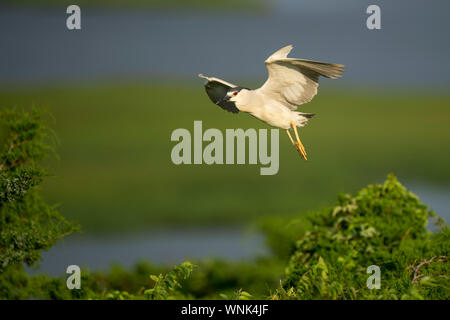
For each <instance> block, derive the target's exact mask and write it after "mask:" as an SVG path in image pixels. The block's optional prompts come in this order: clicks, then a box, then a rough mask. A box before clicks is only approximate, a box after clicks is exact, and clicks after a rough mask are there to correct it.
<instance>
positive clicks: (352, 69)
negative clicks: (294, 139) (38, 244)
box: [0, 0, 450, 275]
mask: <svg viewBox="0 0 450 320" xmlns="http://www.w3.org/2000/svg"><path fill="white" fill-rule="evenodd" d="M69 4H74V3H72V2H68V1H56V0H54V1H52V0H42V1H40V2H39V4H37V3H35V2H33V1H31V0H30V1H27V0H14V1H2V4H0V108H9V107H18V108H29V107H31V106H33V105H34V106H37V107H40V108H45V109H47V110H50V111H51V113H52V114H53V116H54V120H52V122H51V123H50V124H51V126H52V127H53V128H54V130H55V132H56V134H57V136H58V139H59V144H58V147H57V152H58V154H59V159H50V160H49V161H48V166H49V167H50V168H51V170H50V171H51V172H52V173H53V174H54V175H55V176H54V177H52V178H50V179H48V180H47V183H46V184H45V187H44V188H43V193H44V194H45V196H46V198H47V199H48V200H49V201H50V202H53V203H57V204H58V205H59V208H60V211H61V212H62V213H63V215H65V216H66V217H68V218H69V220H72V221H76V222H79V223H80V224H81V226H82V230H83V232H82V233H80V234H76V235H70V236H69V237H67V238H66V239H64V240H63V241H61V243H60V244H59V245H57V246H56V247H54V248H52V249H51V250H50V251H49V252H47V253H46V254H45V255H44V259H43V262H42V264H41V269H40V271H34V272H48V273H52V274H57V275H60V274H62V273H63V272H64V271H65V268H66V267H67V265H69V264H77V265H80V266H85V267H89V268H90V269H102V268H106V267H108V266H109V265H110V264H111V263H112V262H119V263H121V264H123V265H125V266H131V265H132V264H134V263H135V262H136V261H137V260H139V259H146V260H149V261H152V262H156V263H176V262H180V261H182V260H184V259H186V258H192V257H194V258H204V257H221V258H226V259H230V260H240V259H249V258H252V257H254V256H256V255H264V254H269V253H268V252H267V249H266V247H265V245H264V238H263V236H262V235H260V234H259V233H258V231H257V229H255V228H251V226H253V225H255V224H257V222H258V221H259V220H260V219H264V218H266V217H283V216H286V217H287V216H292V215H295V214H300V213H305V212H308V211H310V210H316V209H319V208H322V207H325V206H329V205H333V204H334V201H335V198H336V195H337V194H338V193H340V192H346V193H352V192H355V191H356V190H358V189H360V188H361V187H363V186H365V185H367V184H368V183H375V182H381V181H383V180H384V179H385V177H386V175H387V174H388V173H394V174H395V175H397V177H398V178H399V180H400V181H401V182H402V183H404V184H405V185H406V186H407V187H409V188H410V189H411V190H412V191H413V192H415V193H416V194H418V195H419V196H420V197H421V199H422V200H423V202H424V203H426V204H428V205H430V206H431V207H432V209H433V210H435V211H436V212H437V213H438V214H439V215H440V216H442V217H444V218H446V219H447V221H448V219H449V218H450V209H449V208H450V197H449V196H450V166H449V163H450V150H449V144H450V93H449V85H450V80H449V76H448V75H449V73H450V63H449V62H448V57H449V56H450V43H449V41H448V32H449V30H450V22H449V20H448V12H449V10H450V2H448V1H444V0H435V1H433V2H429V1H425V0H397V1H375V0H373V1H365V0H346V1H340V2H336V1H333V0H320V1H318V0H303V1H300V0H282V1H275V0H274V1H269V0H266V1H256V0H240V1H237V0H236V1H234V0H227V1H225V0H223V1H222V0H220V1H214V2H213V1H205V0H188V1H182V0H171V1H162V0H155V1H152V0H142V1H137V0H135V1H125V0H115V1H104V0H95V1H87V0H80V1H77V2H76V4H78V5H79V6H80V7H81V27H82V29H81V30H72V31H71V30H68V29H67V28H66V19H67V17H68V14H66V8H67V6H68V5H69ZM370 4H377V5H379V6H380V8H381V26H382V29H381V30H369V29H367V27H366V19H367V17H368V14H366V9H367V7H368V6H369V5H370ZM288 44H292V45H294V50H293V51H292V53H291V56H292V57H297V58H305V59H312V60H319V61H326V62H333V63H340V64H345V66H346V71H345V74H344V77H343V78H342V79H340V80H333V81H332V80H327V79H321V83H320V89H319V94H318V95H317V96H316V97H315V98H314V100H313V101H312V102H310V103H308V104H307V105H304V106H302V107H301V111H304V112H313V113H317V116H316V117H315V118H314V119H312V120H311V121H310V123H309V125H308V126H307V127H306V128H305V129H302V130H301V136H302V141H303V142H304V144H305V147H306V149H307V150H308V157H309V158H310V161H308V162H305V161H301V159H300V158H299V156H298V154H297V153H296V151H295V150H294V148H292V146H291V144H290V142H289V140H288V139H287V137H285V135H284V133H282V132H280V170H279V173H278V174H277V175H275V176H261V175H260V174H259V165H257V166H255V165H211V166H207V165H180V166H176V165H174V164H173V163H172V161H171V158H170V153H171V149H172V147H173V146H174V145H175V143H173V142H171V141H170V135H171V133H172V131H173V130H174V129H176V128H187V129H188V130H190V131H192V130H193V121H194V120H202V121H203V128H204V129H206V128H218V129H220V130H225V129H226V128H256V129H259V128H267V126H266V125H265V124H263V123H261V122H259V121H257V120H255V119H254V118H252V117H250V116H248V115H245V114H239V115H233V114H230V113H227V112H224V111H223V110H221V109H220V108H218V107H216V106H214V105H213V104H212V103H211V102H210V101H209V99H208V98H207V96H206V94H205V92H204V88H203V80H202V79H199V78H197V74H198V73H205V74H206V75H209V76H216V77H220V78H223V79H225V80H227V81H230V82H232V83H236V84H239V85H242V86H247V87H250V88H256V87H258V86H260V85H262V83H264V81H265V79H266V69H265V66H264V63H263V62H264V60H265V59H266V58H267V57H268V56H270V55H271V54H272V53H273V52H275V51H276V50H277V49H279V48H281V47H283V46H285V45H288Z"/></svg>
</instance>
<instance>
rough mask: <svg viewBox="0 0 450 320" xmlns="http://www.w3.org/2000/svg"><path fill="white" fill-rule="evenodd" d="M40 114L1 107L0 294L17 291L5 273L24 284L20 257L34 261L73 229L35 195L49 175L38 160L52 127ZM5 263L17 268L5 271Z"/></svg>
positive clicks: (44, 153)
mask: <svg viewBox="0 0 450 320" xmlns="http://www.w3.org/2000/svg"><path fill="white" fill-rule="evenodd" d="M41 116H42V113H41V112H40V111H38V110H37V109H33V110H32V111H31V112H30V113H27V112H19V111H3V112H0V124H1V125H2V129H3V130H2V131H3V132H4V136H5V139H4V140H5V141H4V142H3V146H2V149H1V150H0V280H1V281H0V297H6V298H8V297H9V298H11V297H16V296H17V295H18V294H19V292H18V291H17V290H14V289H13V287H17V286H15V285H12V286H10V284H8V282H7V281H5V279H6V278H8V279H9V280H15V281H18V282H19V284H22V285H25V283H26V276H25V275H23V274H22V275H21V274H20V272H23V263H26V264H28V265H33V264H34V263H35V262H36V261H38V260H39V258H40V255H41V250H45V249H48V248H50V247H51V246H52V245H54V244H55V243H56V241H57V240H58V239H60V238H61V237H63V236H65V235H67V234H69V233H71V232H73V231H74V230H76V228H75V227H74V226H73V225H72V224H70V223H69V222H67V221H66V220H65V219H64V218H63V217H62V216H61V215H60V214H59V212H58V211H57V210H56V208H55V207H54V206H50V205H48V204H46V203H45V201H44V200H43V199H42V198H41V196H40V195H39V191H38V186H39V184H41V183H42V181H43V179H44V178H45V177H46V176H47V173H46V171H45V169H44V168H42V167H41V166H40V161H41V160H43V159H44V158H45V157H46V156H47V154H48V153H49V152H51V151H52V149H51V147H50V146H49V145H48V142H47V141H46V140H47V139H48V138H49V134H50V131H49V129H48V128H47V127H46V126H45V125H44V124H43V122H42V120H41ZM9 268H13V269H17V270H19V273H17V272H14V271H11V273H10V274H9V276H5V275H4V273H5V272H6V271H7V270H8V269H9ZM19 288H21V286H20V285H19Z"/></svg>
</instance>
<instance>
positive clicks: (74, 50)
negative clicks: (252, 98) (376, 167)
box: [0, 0, 450, 87]
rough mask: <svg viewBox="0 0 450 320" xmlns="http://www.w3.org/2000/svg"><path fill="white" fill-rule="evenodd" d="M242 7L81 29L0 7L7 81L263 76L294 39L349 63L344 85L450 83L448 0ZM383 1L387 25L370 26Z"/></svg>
mask: <svg viewBox="0 0 450 320" xmlns="http://www.w3.org/2000/svg"><path fill="white" fill-rule="evenodd" d="M270 3H271V4H272V5H271V8H272V10H270V11H268V12H267V13H264V14H256V13H245V12H244V13H243V12H239V11H237V10H236V11H234V12H233V11H226V12H221V11H209V12H193V11H150V10H140V11H138V10H134V11H133V10H129V11H123V10H122V11H119V10H107V9H98V8H97V9H95V8H83V7H82V8H81V9H82V30H80V31H69V30H67V29H66V24H65V19H66V17H67V15H66V13H65V8H63V7H61V8H41V9H39V8H36V7H34V8H26V7H25V8H24V7H22V8H17V7H16V8H7V7H0V47H1V50H0V84H3V85H6V84H34V83H42V82H52V81H83V82H91V81H96V80H98V79H104V78H113V79H118V78H119V79H128V78H133V77H156V78H157V77H158V76H163V77H174V78H179V79H186V80H188V79H189V80H194V79H195V78H196V75H197V74H198V73H200V72H202V73H205V74H207V75H209V74H211V75H217V76H221V77H226V78H227V79H230V81H231V82H238V83H239V82H240V81H239V80H240V79H255V78H259V79H261V83H262V82H263V81H264V79H265V76H266V70H265V67H264V64H263V61H264V60H265V59H266V58H267V57H268V56H269V55H270V54H271V53H273V52H274V51H275V50H276V49H278V48H280V47H281V46H284V45H286V44H293V45H294V46H295V51H293V53H292V54H293V56H295V57H299V58H308V59H316V60H322V61H329V62H336V63H342V64H345V65H346V66H347V69H346V72H345V76H344V78H343V80H342V81H341V82H340V83H358V84H367V85H370V84H378V85H379V84H381V85H390V84H396V85H401V86H407V85H415V86H427V87H435V86H438V87H448V85H449V83H450V80H449V77H448V74H449V72H450V63H449V62H448V57H449V56H450V42H449V41H448V34H447V33H448V30H450V19H448V12H449V9H450V2H449V1H444V0H435V1H433V2H429V1H424V0H396V1H365V0H362V1H359V0H358V1H356V0H349V1H339V2H337V1H331V0H322V1H312V0H308V1H293V0H283V1H280V2H270ZM368 4H379V5H380V7H381V12H382V20H381V22H382V29H381V30H376V31H371V30H368V29H367V28H366V23H365V21H366V18H367V14H366V13H365V10H366V8H367V6H368Z"/></svg>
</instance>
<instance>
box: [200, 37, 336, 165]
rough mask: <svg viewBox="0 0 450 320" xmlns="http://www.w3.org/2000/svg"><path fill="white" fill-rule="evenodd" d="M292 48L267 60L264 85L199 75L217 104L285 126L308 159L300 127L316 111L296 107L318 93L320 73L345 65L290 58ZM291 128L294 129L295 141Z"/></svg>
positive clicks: (331, 75)
mask: <svg viewBox="0 0 450 320" xmlns="http://www.w3.org/2000/svg"><path fill="white" fill-rule="evenodd" d="M292 48H293V47H292V45H289V46H286V47H283V48H281V49H280V50H278V51H277V52H275V53H274V54H272V55H271V56H270V57H269V58H268V59H267V60H266V61H265V64H266V67H267V71H268V73H269V77H268V79H267V80H266V82H265V83H264V85H263V86H262V87H260V88H258V89H255V90H250V89H248V88H243V87H239V86H236V85H234V84H231V83H229V82H226V81H224V80H221V79H218V78H214V77H207V76H204V75H203V74H199V77H201V78H204V79H206V80H207V81H206V83H205V89H206V93H207V94H208V96H209V98H210V99H211V100H212V101H213V102H214V103H215V104H217V105H219V106H220V107H221V108H222V109H224V110H227V111H230V112H233V113H238V112H239V111H242V112H248V113H250V114H251V115H252V116H254V117H256V118H258V119H259V120H261V121H263V122H265V123H267V124H269V125H270V126H273V127H277V128H281V129H285V130H286V132H287V135H288V136H289V139H290V140H291V142H292V144H293V145H294V147H295V148H296V149H297V151H298V152H299V153H300V156H301V157H302V158H303V159H305V160H308V159H307V157H306V151H305V147H304V146H303V144H302V142H301V140H300V137H299V134H298V131H297V127H303V126H305V125H306V123H307V122H308V120H309V119H310V118H312V117H313V116H314V115H315V114H313V113H303V112H298V111H295V110H297V106H298V105H301V104H305V103H307V102H309V101H311V100H312V98H313V97H314V96H315V95H316V94H317V87H318V86H319V76H324V77H326V78H331V79H336V78H339V77H340V76H341V75H342V73H343V71H344V66H343V65H342V64H334V63H326V62H318V61H311V60H304V59H294V58H288V57H287V56H288V54H289V52H290V51H291V50H292ZM289 129H293V131H294V133H295V138H296V140H295V141H294V139H293V138H292V136H291V133H290V131H289Z"/></svg>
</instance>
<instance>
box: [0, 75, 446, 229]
mask: <svg viewBox="0 0 450 320" xmlns="http://www.w3.org/2000/svg"><path fill="white" fill-rule="evenodd" d="M343 89H344V88H341V89H339V88H330V87H329V86H327V85H326V84H324V85H323V86H322V87H321V90H320V91H321V92H320V94H319V95H318V96H317V97H316V98H315V99H314V100H313V101H312V102H311V103H309V104H307V105H305V106H303V107H302V111H305V112H314V113H317V116H316V117H315V118H314V119H312V120H311V121H310V123H309V124H308V126H307V127H306V128H305V129H303V130H301V131H300V133H301V137H302V140H303V142H304V144H305V147H306V149H307V151H308V156H309V158H310V161H308V162H305V161H302V160H301V159H300V157H299V156H298V154H297V152H296V151H295V149H294V148H293V147H292V145H291V144H290V142H289V140H288V138H287V136H286V135H285V133H284V132H282V131H280V170H279V173H278V174H277V175H275V176H260V175H259V167H260V166H259V165H212V166H207V165H190V166H189V165H181V166H176V165H174V164H173V163H172V162H171V158H170V153H171V149H172V147H173V146H174V145H175V143H174V142H171V141H170V135H171V133H172V131H173V130H174V129H176V128H187V129H189V130H190V131H191V132H192V130H193V129H192V128H193V121H194V120H202V121H203V128H204V130H205V129H206V128H218V129H220V130H223V131H224V130H225V129H226V128H267V126H266V125H264V124H263V123H260V122H259V121H257V120H255V119H254V118H252V117H250V116H249V115H246V114H239V115H233V114H230V113H227V112H224V111H222V110H221V109H220V108H218V107H215V106H214V105H213V104H211V103H210V101H209V100H208V98H207V97H206V95H205V93H204V91H203V88H202V86H201V83H195V84H194V83H193V84H189V85H184V84H183V85H182V84H180V85H179V86H178V87H177V88H169V87H168V86H165V85H158V86H157V85H154V84H152V83H151V82H144V81H142V82H135V83H120V84H103V85H95V86H94V85H92V86H82V85H78V86H72V87H70V88H64V87H59V86H53V87H45V88H40V89H33V90H31V89H30V90H25V89H17V90H8V91H3V92H1V93H0V108H4V107H13V106H16V107H20V108H28V107H30V106H31V105H35V106H38V107H42V108H46V109H48V110H50V111H51V113H52V114H53V116H54V118H55V122H54V123H51V125H52V127H53V128H54V129H55V131H56V133H57V135H58V137H59V146H58V148H57V151H58V153H59V155H60V160H59V161H56V160H55V159H53V160H50V161H49V166H50V167H51V171H52V172H53V173H54V174H55V175H56V177H54V178H51V179H49V180H48V182H47V183H46V185H45V187H44V192H45V195H46V197H47V198H48V199H49V200H50V202H56V203H60V205H61V206H60V209H61V211H62V213H63V214H64V215H65V216H67V217H68V218H70V219H72V220H76V221H78V222H80V223H81V224H82V226H83V229H84V230H88V231H89V230H96V231H111V230H118V229H121V230H133V229H137V228H144V227H151V226H157V225H161V224H186V223H191V224H213V225H215V224H217V225H219V224H223V223H245V222H248V221H251V220H253V219H254V218H256V217H262V216H265V215H283V214H292V213H298V212H303V211H307V210H311V209H317V208H320V207H323V206H324V205H329V204H333V203H334V199H335V196H336V194H337V193H338V192H354V191H355V190H357V189H359V188H361V187H362V186H364V185H366V184H367V183H368V182H374V181H379V182H381V181H383V180H384V178H385V176H386V174H387V173H389V172H393V173H395V174H396V175H397V176H398V177H399V179H400V180H401V181H403V180H413V181H426V182H432V183H436V184H445V185H448V184H449V183H450V166H449V165H448V164H449V163H450V150H449V148H448V146H449V144H450V95H448V94H447V93H444V92H441V93H438V92H429V93H427V92H418V91H408V90H393V89H392V90H381V89H380V90H373V91H368V90H359V89H356V88H353V89H351V88H345V90H343Z"/></svg>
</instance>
